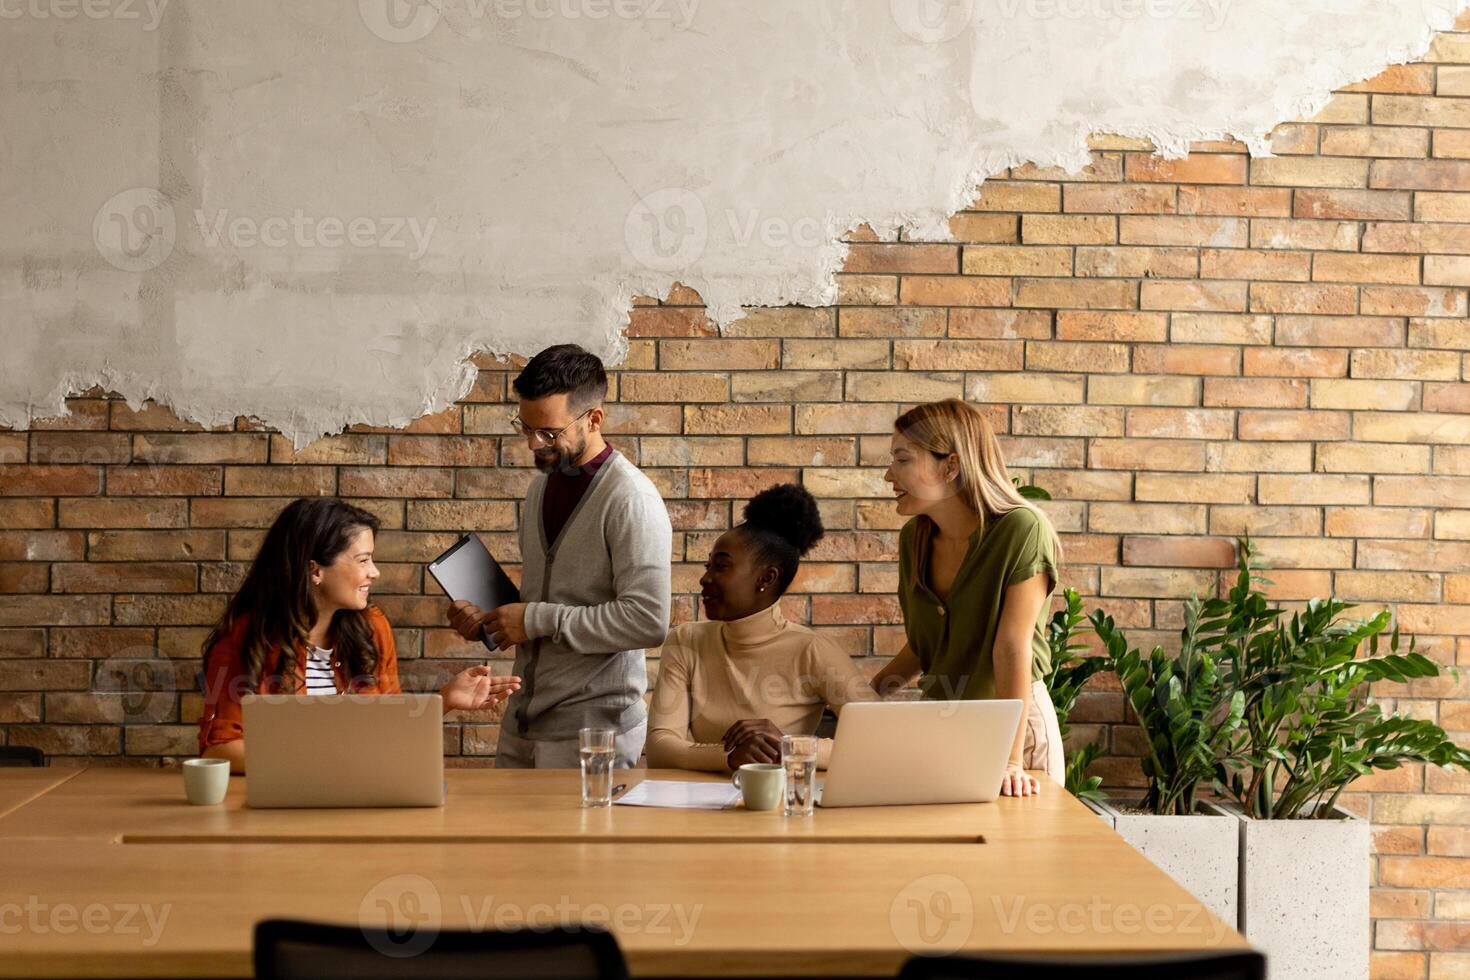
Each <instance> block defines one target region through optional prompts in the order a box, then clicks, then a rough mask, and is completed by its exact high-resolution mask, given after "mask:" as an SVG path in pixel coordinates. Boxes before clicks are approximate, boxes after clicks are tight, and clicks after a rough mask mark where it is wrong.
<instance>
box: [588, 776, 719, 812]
mask: <svg viewBox="0 0 1470 980" xmlns="http://www.w3.org/2000/svg"><path fill="white" fill-rule="evenodd" d="M739 801H740V791H739V790H738V789H736V788H735V787H734V786H731V785H730V784H729V783H700V782H694V781H692V780H682V779H645V780H643V782H641V783H639V784H638V785H637V786H634V787H633V788H632V789H630V790H628V791H627V792H626V793H624V794H623V795H622V796H619V797H618V798H617V799H615V800H613V802H614V803H622V804H625V805H627V806H666V807H673V808H675V809H679V810H723V809H725V808H726V807H730V806H734V805H735V804H736V803H738V802H739Z"/></svg>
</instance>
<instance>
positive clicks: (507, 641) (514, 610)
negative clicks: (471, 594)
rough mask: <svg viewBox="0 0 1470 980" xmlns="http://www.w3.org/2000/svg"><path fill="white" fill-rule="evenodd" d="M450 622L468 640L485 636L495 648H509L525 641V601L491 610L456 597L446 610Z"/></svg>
mask: <svg viewBox="0 0 1470 980" xmlns="http://www.w3.org/2000/svg"><path fill="white" fill-rule="evenodd" d="M445 615H446V618H447V619H448V620H449V625H450V626H452V627H454V631H455V632H456V633H458V634H459V635H460V636H462V637H464V638H465V639H466V640H479V639H482V638H483V639H484V640H485V641H486V642H488V643H489V644H490V646H491V647H492V648H493V649H496V650H509V649H510V648H511V647H513V646H515V645H516V644H517V643H525V642H526V640H527V639H529V637H527V636H526V603H524V602H511V603H507V604H506V605H504V606H501V607H500V608H499V609H492V610H490V611H489V612H486V611H485V610H483V609H481V608H480V607H479V606H477V605H475V604H474V603H473V602H467V601H465V600H464V599H457V600H455V601H454V602H451V603H450V604H449V609H448V611H447V612H446V614H445Z"/></svg>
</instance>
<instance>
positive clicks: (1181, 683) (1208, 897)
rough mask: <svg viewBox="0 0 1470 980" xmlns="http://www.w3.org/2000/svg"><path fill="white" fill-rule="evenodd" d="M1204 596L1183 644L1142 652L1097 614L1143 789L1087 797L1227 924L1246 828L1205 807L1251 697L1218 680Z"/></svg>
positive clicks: (1232, 918)
mask: <svg viewBox="0 0 1470 980" xmlns="http://www.w3.org/2000/svg"><path fill="white" fill-rule="evenodd" d="M1203 611H1204V603H1203V602H1202V601H1201V600H1200V599H1199V598H1198V597H1194V598H1191V599H1190V600H1189V601H1187V602H1186V603H1185V605H1184V629H1183V630H1182V631H1181V634H1180V648H1179V653H1178V654H1177V655H1175V656H1171V655H1169V654H1168V653H1166V652H1165V651H1164V650H1163V648H1161V647H1154V648H1153V650H1152V651H1151V652H1150V653H1148V654H1147V655H1145V654H1144V653H1143V652H1142V651H1140V650H1139V649H1137V648H1136V647H1133V646H1131V645H1130V644H1129V642H1128V638H1127V636H1126V635H1125V634H1124V633H1123V631H1122V630H1121V629H1119V628H1118V626H1117V624H1116V623H1115V622H1114V621H1113V618H1112V617H1111V616H1108V615H1106V614H1105V613H1103V611H1102V610H1097V611H1095V612H1093V614H1092V616H1091V617H1090V622H1091V624H1092V629H1093V631H1094V632H1095V633H1097V636H1098V638H1099V639H1100V640H1101V641H1102V645H1103V650H1104V656H1105V658H1106V661H1107V663H1108V665H1109V667H1110V668H1111V669H1112V671H1113V672H1114V673H1115V674H1116V675H1117V677H1118V681H1119V684H1120V685H1121V687H1122V689H1123V696H1124V699H1125V701H1126V702H1127V704H1128V706H1129V708H1130V709H1131V710H1132V712H1133V715H1134V716H1135V717H1136V719H1137V722H1138V726H1139V728H1140V729H1141V731H1142V734H1143V741H1144V754H1143V756H1142V758H1141V759H1140V760H1139V761H1140V764H1141V766H1142V769H1143V775H1144V777H1145V779H1146V780H1147V788H1146V790H1145V792H1144V794H1143V796H1142V797H1141V798H1134V799H1127V800H1123V799H1119V800H1114V801H1108V802H1102V801H1096V800H1094V801H1090V805H1091V806H1092V807H1093V809H1095V810H1097V811H1098V812H1099V813H1100V814H1102V815H1103V818H1104V819H1105V820H1108V821H1110V822H1111V823H1112V825H1113V829H1114V830H1116V831H1117V832H1118V833H1119V834H1120V835H1122V837H1123V838H1124V839H1125V840H1127V841H1128V842H1129V843H1130V844H1132V845H1133V846H1134V847H1135V848H1137V849H1138V850H1139V851H1141V852H1142V853H1143V854H1144V856H1146V857H1147V858H1148V859H1149V860H1151V861H1153V862H1154V864H1156V865H1158V866H1159V867H1160V868H1162V869H1163V870H1164V871H1165V872H1166V873H1168V874H1169V875H1170V877H1172V878H1173V879H1174V880H1175V881H1177V882H1179V884H1180V885H1182V886H1183V887H1184V888H1185V890H1187V891H1188V892H1189V893H1190V894H1192V895H1194V896H1196V897H1197V898H1199V900H1200V901H1201V902H1203V903H1204V904H1205V905H1206V906H1207V907H1208V908H1209V909H1210V910H1211V911H1212V912H1214V913H1215V914H1216V915H1217V916H1219V917H1220V918H1221V919H1223V920H1224V921H1226V922H1228V923H1232V924H1233V923H1235V922H1236V920H1237V898H1238V882H1237V868H1238V866H1239V848H1240V835H1239V830H1238V826H1237V822H1236V821H1235V819H1234V818H1232V817H1229V816H1226V815H1222V814H1219V813H1211V812H1208V811H1205V810H1202V809H1201V807H1200V806H1199V792H1200V789H1201V788H1202V787H1204V786H1209V785H1211V784H1212V783H1213V780H1214V778H1215V774H1216V771H1217V765H1218V763H1219V760H1220V757H1221V754H1222V753H1223V752H1224V751H1225V750H1226V748H1227V747H1228V746H1229V745H1230V744H1231V740H1232V738H1233V737H1234V735H1235V732H1236V730H1237V729H1239V727H1240V725H1241V715H1242V711H1243V707H1244V697H1243V695H1240V694H1232V693H1230V692H1229V691H1228V690H1227V689H1226V688H1225V686H1224V685H1223V684H1222V683H1221V677H1220V670H1219V665H1218V663H1217V661H1216V654H1215V653H1214V652H1212V651H1211V650H1209V649H1208V648H1207V647H1206V646H1204V645H1203V644H1202V643H1201V639H1202V637H1201V631H1202V627H1203V624H1204V620H1203Z"/></svg>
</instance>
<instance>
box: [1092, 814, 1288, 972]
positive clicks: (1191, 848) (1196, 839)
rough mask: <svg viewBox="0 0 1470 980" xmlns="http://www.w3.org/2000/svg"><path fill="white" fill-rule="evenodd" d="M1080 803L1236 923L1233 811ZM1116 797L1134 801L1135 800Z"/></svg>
mask: <svg viewBox="0 0 1470 980" xmlns="http://www.w3.org/2000/svg"><path fill="white" fill-rule="evenodd" d="M1084 802H1086V803H1087V805H1088V806H1089V807H1091V808H1092V809H1093V810H1094V811H1096V812H1097V814H1098V815H1099V816H1100V817H1102V818H1103V820H1104V821H1106V822H1107V824H1108V825H1109V826H1111V827H1112V828H1113V829H1114V830H1116V831H1117V832H1118V834H1119V835H1120V836H1122V838H1123V839H1124V840H1126V841H1127V842H1128V843H1129V844H1131V845H1132V846H1133V847H1134V849H1135V850H1137V851H1139V852H1140V853H1142V854H1143V856H1144V857H1146V858H1148V859H1149V860H1150V861H1152V862H1153V863H1154V864H1156V865H1158V866H1159V869H1160V870H1162V871H1163V872H1164V873H1165V874H1167V875H1168V876H1169V877H1170V878H1173V879H1174V880H1175V881H1177V882H1178V883H1179V885H1180V886H1181V887H1182V888H1183V889H1184V890H1185V891H1187V892H1189V893H1190V894H1191V895H1193V896H1194V897H1195V898H1198V899H1199V900H1200V901H1201V902H1202V903H1204V905H1205V907H1206V908H1208V909H1209V910H1210V911H1211V912H1214V913H1215V914H1216V915H1217V916H1219V917H1220V918H1221V919H1223V920H1224V921H1225V922H1226V924H1227V925H1232V926H1233V925H1235V923H1236V921H1237V920H1238V911H1237V910H1238V907H1239V906H1238V901H1237V898H1238V891H1239V880H1240V871H1239V868H1240V841H1241V837H1240V822H1239V820H1238V819H1237V818H1236V817H1235V816H1233V815H1229V814H1222V813H1199V814H1196V815H1194V816H1188V817H1180V816H1155V815H1153V814H1141V813H1129V812H1126V811H1124V810H1120V809H1118V807H1116V806H1113V805H1111V804H1110V803H1103V802H1097V801H1093V800H1086V801H1084ZM1116 802H1117V803H1118V804H1120V805H1136V804H1137V802H1138V801H1136V800H1118V801H1116ZM1272 980H1275V977H1274V975H1273V978H1272Z"/></svg>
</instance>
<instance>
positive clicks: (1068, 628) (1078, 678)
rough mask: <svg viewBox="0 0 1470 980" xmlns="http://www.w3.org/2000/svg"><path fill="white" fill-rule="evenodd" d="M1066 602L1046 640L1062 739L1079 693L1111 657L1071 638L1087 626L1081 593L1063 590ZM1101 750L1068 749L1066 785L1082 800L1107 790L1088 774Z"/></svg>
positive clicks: (1049, 680) (1093, 745)
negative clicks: (1092, 654)
mask: <svg viewBox="0 0 1470 980" xmlns="http://www.w3.org/2000/svg"><path fill="white" fill-rule="evenodd" d="M1062 599H1063V601H1064V603H1065V605H1064V606H1063V608H1061V609H1058V610H1057V611H1056V612H1055V613H1054V614H1053V615H1052V617H1051V620H1050V621H1049V622H1048V623H1047V624H1046V643H1047V646H1048V647H1050V648H1051V670H1050V671H1048V672H1047V675H1046V689H1047V691H1048V692H1049V693H1050V694H1051V703H1052V707H1053V708H1055V709H1056V713H1057V726H1058V727H1059V728H1060V729H1061V733H1062V738H1063V740H1065V739H1066V736H1067V733H1068V732H1070V731H1071V730H1072V725H1071V722H1070V721H1069V717H1070V715H1071V714H1072V709H1073V708H1074V707H1076V705H1077V696H1078V695H1079V694H1081V693H1082V688H1083V687H1084V686H1085V685H1086V684H1087V681H1088V680H1089V679H1090V678H1091V677H1092V675H1094V674H1096V673H1098V672H1099V671H1101V670H1105V669H1106V668H1107V666H1108V661H1107V660H1106V659H1105V658H1103V657H1086V656H1081V655H1079V652H1078V651H1081V650H1085V649H1087V645H1086V644H1085V643H1074V642H1072V640H1073V637H1075V636H1076V635H1077V634H1078V633H1079V632H1082V631H1083V630H1085V629H1087V628H1088V627H1087V620H1086V617H1085V616H1083V614H1082V597H1081V596H1079V595H1078V594H1077V590H1076V589H1065V590H1063V592H1062ZM1101 754H1102V746H1101V745H1099V744H1098V743H1096V742H1088V743H1087V744H1086V745H1082V746H1079V747H1077V748H1076V749H1069V750H1068V751H1067V754H1066V755H1067V769H1066V782H1065V785H1066V788H1067V792H1069V793H1071V794H1072V795H1073V796H1075V797H1077V798H1078V799H1079V800H1103V799H1105V798H1106V794H1104V793H1103V791H1102V790H1101V789H1099V788H1098V787H1099V786H1101V785H1102V777H1101V776H1089V775H1087V767H1088V766H1090V765H1092V761H1093V760H1094V759H1096V758H1097V757H1098V756H1099V755H1101Z"/></svg>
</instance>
